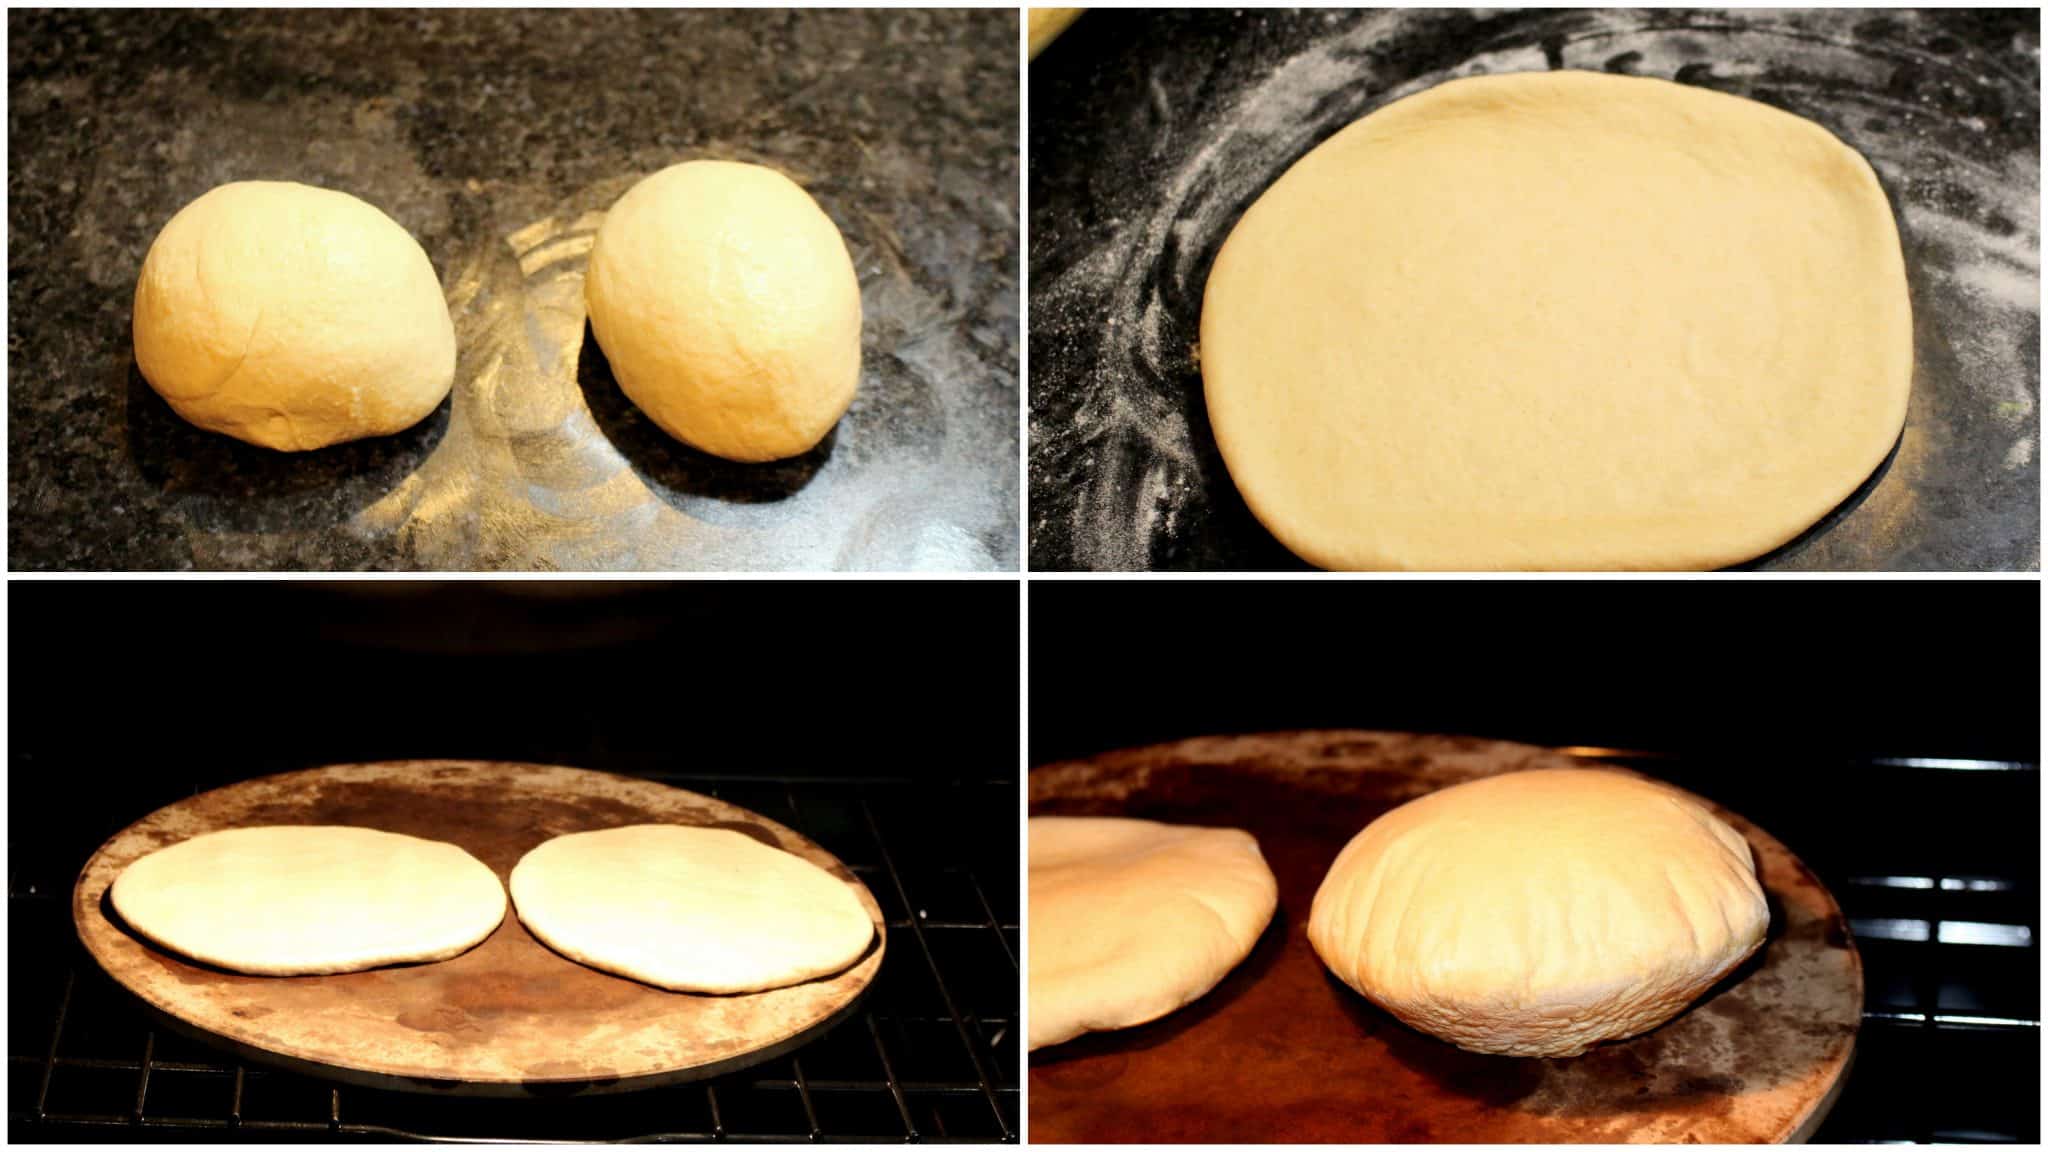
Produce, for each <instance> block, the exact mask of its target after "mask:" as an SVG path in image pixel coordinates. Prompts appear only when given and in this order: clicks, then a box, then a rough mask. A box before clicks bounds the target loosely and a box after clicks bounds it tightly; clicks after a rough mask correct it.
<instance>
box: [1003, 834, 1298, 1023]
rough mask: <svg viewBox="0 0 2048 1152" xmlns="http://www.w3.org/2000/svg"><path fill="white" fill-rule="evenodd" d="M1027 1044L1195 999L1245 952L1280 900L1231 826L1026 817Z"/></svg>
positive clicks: (1246, 841)
mask: <svg viewBox="0 0 2048 1152" xmlns="http://www.w3.org/2000/svg"><path fill="white" fill-rule="evenodd" d="M1029 825H1030V833H1031V845H1030V867H1031V883H1030V890H1031V920H1030V925H1031V930H1030V935H1031V951H1030V961H1029V965H1028V967H1029V969H1030V973H1029V982H1030V985H1031V1029H1030V1035H1029V1037H1028V1040H1029V1046H1030V1047H1031V1048H1042V1047H1044V1046H1046V1045H1048V1044H1058V1043H1060V1042H1061V1041H1064V1040H1071V1039H1073V1038H1074V1037H1076V1036H1079V1035H1080V1034H1081V1033H1083V1032H1094V1031H1101V1030H1106V1029H1113V1028H1129V1027H1132V1026H1133V1025H1137V1024H1143V1023H1146V1022H1147V1021H1151V1020H1156V1019H1158V1018H1159V1017H1161V1016H1164V1015H1166V1014H1167V1013H1168V1012H1171V1011H1173V1010H1174V1009H1176V1008H1180V1007H1182V1006H1183V1005H1186V1004H1191V1003H1193V1002H1194V1001H1196V1000H1198V999H1200V998H1201V997H1202V995H1203V994H1205V993H1207V992H1208V991H1209V990H1210V989H1211V988H1214V987H1215V986H1216V984H1217V982H1218V981H1221V980H1222V979H1223V977H1224V976H1225V975H1227V974H1229V972H1230V970H1231V969H1232V968H1235V967H1237V965H1238V963H1239V962H1240V961H1242V960H1243V959H1244V958H1245V957H1246V956H1247V955H1249V954H1250V953H1251V950H1252V945H1254V944H1256V943H1257V942H1258V939H1259V934H1260V933H1262V932H1264V931H1265V930H1266V923H1267V921H1269V920H1271V919H1272V918H1273V909H1274V908H1275V907H1276V906H1277V904H1278V903H1279V888H1278V886H1277V885H1275V883H1274V881H1273V872H1272V870H1271V869H1269V868H1267V867H1266V861H1265V858H1264V857H1262V856H1260V855H1259V845H1258V842H1257V841H1255V840H1253V839H1252V837H1251V835H1250V834H1249V833H1247V832H1242V831H1239V830H1238V829H1235V828H1193V827H1184V826H1178V825H1172V824H1156V823H1153V822H1152V821H1149V820H1115V819H1100V818H1091V817H1078V816H1039V817H1034V818H1033V819H1032V820H1031V821H1030V822H1029Z"/></svg>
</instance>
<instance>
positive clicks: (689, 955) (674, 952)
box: [512, 824, 875, 995]
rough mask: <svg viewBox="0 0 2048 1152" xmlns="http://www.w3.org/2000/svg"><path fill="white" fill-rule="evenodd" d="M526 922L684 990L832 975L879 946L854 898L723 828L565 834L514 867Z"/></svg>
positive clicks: (567, 948)
mask: <svg viewBox="0 0 2048 1152" xmlns="http://www.w3.org/2000/svg"><path fill="white" fill-rule="evenodd" d="M512 899H513V901H514V903H515V904H516V905H517V906H518V909H519V919H520V922H521V923H523V924H525V925H526V930H527V931H529V932H531V933H533V934H534V935H535V936H537V937H539V938H540V940H541V942H542V943H544V944H546V945H547V946H548V947H550V948H553V949H554V950H555V951H557V952H560V953H561V954H562V955H564V956H567V957H569V958H570V959H572V960H575V961H577V962H578V963H582V964H588V965H590V966H591V967H593V968H596V969H599V970H600V971H604V972H613V973H617V974H618V975H621V976H625V977H627V978H629V979H633V980H638V981H640V982H642V983H644V984H652V985H654V986H655V987H657V988H667V989H670V990H672V991H677V992H712V993H718V994H721V995H724V994H730V993H735V992H760V991H765V990H767V989H770V988H781V987H784V986H787V985H790V984H800V983H802V982H803V981H806V980H812V979H815V978H817V977H819V976H829V975H831V974H832V973H834V972H837V971H839V970H841V969H843V968H845V967H846V966H847V965H849V964H851V963H853V962H854V961H855V960H858V959H860V957H861V954H862V953H864V952H866V951H867V948H868V942H869V941H871V940H873V939H874V938H875V925H874V922H873V921H871V920H869V919H868V914H867V911H866V910H865V909H863V908H862V907H861V906H860V901H859V900H858V899H856V898H855V897H854V894H853V889H851V888H849V887H847V885H846V883H845V882H844V881H842V880H839V879H837V878H835V877H834V876H832V875H831V874H830V873H828V872H826V871H825V870H824V869H823V868H820V867H818V866H817V865H815V864H812V863H811V862H809V861H807V860H804V859H802V858H801V857H798V856H793V855H791V854H789V853H787V852H783V851H781V850H779V849H775V848H770V847H767V846H765V845H763V844H761V843H760V842H759V841H756V840H754V839H752V838H751V837H748V836H743V835H741V834H740V833H738V832H734V831H731V830H729V829H725V828H689V827H683V826H679V825H673V824H638V825H633V826H631V827H626V828H607V829H604V830H603V831H599V832H578V833H574V834H572V835H568V836H558V837H556V838H555V839H553V840H550V841H548V842H547V843H545V844H542V845H541V846H540V847H538V848H535V849H534V850H533V851H531V852H528V853H527V854H526V856H525V857H524V858H522V859H521V860H520V861H519V863H518V864H517V865H516V866H515V867H514V868H513V869H512Z"/></svg>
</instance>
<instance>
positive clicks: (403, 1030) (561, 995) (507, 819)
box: [72, 760, 883, 1095]
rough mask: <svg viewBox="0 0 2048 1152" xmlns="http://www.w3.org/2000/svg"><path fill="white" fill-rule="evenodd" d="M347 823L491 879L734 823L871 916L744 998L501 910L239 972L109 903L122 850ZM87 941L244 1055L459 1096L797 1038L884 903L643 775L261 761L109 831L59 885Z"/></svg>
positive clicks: (726, 808)
mask: <svg viewBox="0 0 2048 1152" xmlns="http://www.w3.org/2000/svg"><path fill="white" fill-rule="evenodd" d="M264 824H348V825H355V826H358V827H363V828H377V829H381V830H383V831H386V832H400V833H404V834H406V835H410V836H422V837H427V838H430V839H435V840H445V841H448V842H449V843H452V844H458V845H460V846H461V847H463V848H464V849H467V850H468V851H469V852H470V853H471V854H472V855H474V856H476V858H477V859H479V860H482V861H483V862H484V863H485V864H486V865H488V866H489V867H490V868H491V870H492V871H494V872H496V873H497V874H498V877H499V879H500V880H503V879H505V878H506V877H507V876H509V875H510V873H511V871H512V866H513V865H514V864H516V863H518V861H519V858H520V857H521V856H523V855H525V854H526V852H527V851H528V850H529V849H532V848H533V847H535V846H536V845H538V844H540V843H541V842H542V841H544V840H548V839H550V838H552V837H555V836H560V835H563V834H564V833H568V832H587V831H591V830H594V829H600V828H615V827H619V826H622V825H627V824H692V825H699V826H704V827H723V828H732V829H735V830H737V831H740V832H743V833H746V834H747V835H749V836H752V837H754V838H755V839H756V840H759V841H761V842H762V843H764V844H769V845H772V846H774V847H777V848H781V849H783V850H785V851H788V852H791V853H794V854H795V855H798V856H801V857H803V858H804V859H806V860H809V861H810V862H811V863H813V864H816V865H818V866H819V867H821V868H823V869H825V870H826V871H828V872H830V873H832V874H833V875H834V876H837V877H839V878H840V879H841V880H844V881H846V882H847V883H848V884H850V885H852V886H853V889H854V891H855V893H856V894H858V895H859V897H860V901H861V903H862V905H864V906H865V907H866V908H867V910H868V915H870V916H872V917H873V918H874V920H875V943H874V946H873V947H872V948H871V949H870V950H869V952H868V954H867V955H866V956H864V957H862V958H861V960H860V962H859V963H857V964H855V965H854V966H853V967H851V968H849V969H847V970H846V971H844V972H841V973H840V974H838V975H837V976H833V977H830V978H828V979H823V980H813V981H810V982H809V983H805V984H798V985H795V986H793V987H789V988H778V989H774V990H772V991H768V992H757V993H752V994H749V995H743V996H704V995H694V994H689V993H682V992H667V991H663V990H662V989H659V988H654V987H650V986H648V985H645V984H640V983H637V982H635V981H632V980H627V979H624V978H621V977H618V976H611V975H607V974H605V973H603V972H599V971H597V970H596V969H593V968H586V967H584V966H583V965H581V964H577V963H575V962H574V961H571V960H568V959H565V958H563V957H561V956H559V955H557V954H556V953H554V952H552V951H550V950H549V949H548V948H547V947H545V946H544V945H542V944H540V943H539V942H538V941H536V940H534V938H533V937H532V936H530V935H528V934H527V932H526V929H525V928H524V927H522V926H521V925H520V923H519V917H518V915H517V914H516V913H513V912H511V911H509V910H508V911H507V913H506V916H505V920H504V922H503V923H502V924H500V925H498V929H497V931H496V932H493V933H492V934H491V936H490V938H489V939H487V940H485V941H484V942H483V943H482V944H479V945H478V946H476V947H475V948H472V949H470V950H469V951H468V952H465V953H463V954H462V955H460V956H457V957H455V958H454V959H452V960H444V961H441V962H439V963H433V964H414V965H403V966H394V967H388V968H379V969H375V970H373V971H369V972H352V973H348V974H345V975H339V976H289V977H257V976H240V975H235V974H233V973H229V972H223V971H219V970H217V969H214V968H209V967H206V966H203V965H198V964H194V963H192V962H189V961H186V960H184V959H182V958H180V957H178V956H176V955H174V954H172V953H168V952H165V951H163V950H161V949H159V948H157V947H156V946H155V945H152V944H150V943H148V942H146V941H144V940H143V939H141V938H140V937H139V936H136V935H133V934H131V933H130V932H128V931H126V930H125V929H124V928H123V927H122V926H121V925H120V924H119V923H117V922H116V921H115V920H113V919H110V911H111V909H110V905H109V904H108V902H107V901H106V899H105V895H106V891H107V888H108V886H109V885H111V884H112V883H113V882H114V877H116V876H117V875H119V874H120V872H121V870H122V869H123V868H125V867H127V866H128V865H129V864H130V863H131V862H133V861H134V860H136V859H138V858H139V857H141V856H143V855H145V854H147V853H149V852H153V851H155V850H156V849H158V848H162V847H164V846H166V845H169V844H174V843H177V842H179V841H182V840H187V839H190V838H191V837H193V836H198V835H200V834H202V833H206V832H218V831H220V830H222V829H226V828H247V827H253V826H257V825H264ZM72 914H73V917H74V919H76V921H77V923H78V935H79V938H80V939H81V940H83V941H84V942H85V946H86V949H87V950H88V951H89V952H91V953H92V955H93V957H94V959H96V960H98V961H99V963H100V966H101V967H103V968H105V969H106V970H107V972H108V974H109V975H111V976H112V977H113V978H114V979H115V980H116V981H118V982H120V983H121V984H122V985H123V986H125V987H126V988H127V989H128V990H129V991H131V992H133V993H135V994H136V995H137V996H140V997H141V998H142V999H143V1001H144V1002H145V1003H146V1004H148V1005H149V1006H150V1007H151V1008H153V1009H156V1010H157V1011H158V1012H159V1013H161V1014H162V1015H163V1016H164V1017H165V1018H166V1019H167V1020H168V1021H169V1022H171V1023H172V1024H174V1025H176V1026H179V1027H181V1028H182V1029H183V1030H186V1031H190V1032H193V1033H196V1034H198V1035H199V1036H200V1037H201V1038H202V1039H208V1040H212V1041H214V1042H217V1043H224V1044H226V1045H227V1046H229V1047H231V1048H233V1049H234V1050H236V1051H238V1052H240V1053H242V1054H244V1055H246V1056H249V1057H251V1058H254V1059H258V1060H264V1061H267V1062H271V1063H277V1064H283V1065H285V1066H288V1067H293V1068H296V1069H299V1070H301V1071H309V1072H313V1073H315V1074H318V1075H325V1076H331V1077H335V1078H338V1079H342V1080H348V1081H352V1082H356V1083H364V1084H370V1085H373V1086H376V1087H380V1088H401V1089H407V1090H412V1091H432V1092H452V1093H460V1094H471V1095H525V1094H534V1095H566V1094H570V1093H575V1092H608V1091H623V1090H628V1089H634V1088H645V1087H651V1086H654V1085H657V1084H665V1083H672V1082H675V1081H679V1080H692V1079H698V1078H701V1077H705V1076H712V1075H717V1074H719V1073H722V1072H727V1071H730V1070H732V1069H734V1068H739V1067H744V1066H746V1065H748V1064H753V1063H757V1062H759V1061H762V1060H766V1059H769V1058H770V1057H773V1056H776V1055H779V1054H781V1053H783V1052H787V1051H789V1050H791V1049H793V1048H795V1047H796V1046H797V1045H799V1044H800V1043H802V1042H804V1041H805V1040H807V1039H809V1038H810V1035H811V1034H812V1033H813V1032H815V1031H816V1030H818V1029H820V1028H822V1027H824V1026H826V1025H827V1024H830V1023H832V1022H833V1021H835V1020H837V1019H839V1018H840V1017H842V1016H844V1015H845V1014H847V1013H848V1012H849V1011H850V1010H851V1008H852V1006H853V1004H854V1001H855V1000H856V999H857V998H858V997H859V996H860V994H861V993H862V992H863V991H865V990H866V988H867V986H868V984H869V983H870V982H871V981H873V979H874V977H875V973H876V971H877V970H879V969H880V968H881V965H882V951H883V928H882V912H881V908H880V906H879V905H877V904H876V903H875V898H874V896H873V895H871V894H870V893H869V892H868V890H867V888H866V886H864V885H863V884H861V882H860V880H859V879H858V878H857V877H856V876H854V874H853V873H852V872H851V871H850V870H848V869H847V867H846V866H845V865H843V864H841V863H840V862H839V861H838V860H836V859H834V858H833V857H832V856H831V855H830V854H829V853H827V852H826V851H825V850H824V849H822V848H820V847H818V846H817V845H816V844H813V843H811V842H810V841H809V840H806V839H804V838H803V837H801V836H799V835H797V834H796V833H794V832H792V831H790V830H789V829H787V828H784V827H783V826H782V825H780V824H777V823H775V822H774V821H772V820H768V819H766V818H764V817H761V816H758V815H755V814H754V813H752V812H749V811H747V810H746V809H744V808H738V807H735V806H733V805H731V804H726V803H724V802H722V801H719V800H714V799H712V798H711V797H709V796H699V795H697V794H696V793H693V792H685V791H683V790H681V789H679V788H670V787H667V786H665V785H661V784H655V783H652V782H649V781H645V780H635V779H631V778H628V777H624V776H612V775H608V774H606V773H602V772H585V771H581V770H578V769H574V768H549V767H541V766H539V765H532V764H496V763H481V762H475V761H457V760H413V761H394V762H390V763H382V764H344V765H337V766H334V767H328V768H315V769H312V770H310V771H305V772H291V773H287V774H285V775H281V776H266V777H263V778H261V779H257V780H248V781H244V782H242V783H240V784H234V785H231V786H229V787H226V788H221V789H219V790H217V791H213V792H206V793H202V794H201V795H198V796H194V797H192V798H191V799H189V800H183V801H180V802H178V803H176V804H173V805H171V806H169V807H167V808H163V809H160V810H159V811H156V812H153V813H151V814H150V815H149V816H147V817H145V818H143V819H142V820H140V821H137V822H136V823H135V824H133V825H130V826H129V827H128V828H126V829H124V830H123V831H122V832H121V833H120V834H119V835H117V836H115V837H114V838H113V839H112V840H109V841H107V843H106V844H105V845H103V846H102V847H101V848H100V850H99V851H98V852H97V853H95V854H94V856H93V858H92V859H91V860H90V861H88V862H87V863H86V866H85V870H84V872H82V873H81V874H80V875H79V878H78V886H77V888H76V889H75V890H74V891H73V894H72Z"/></svg>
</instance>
